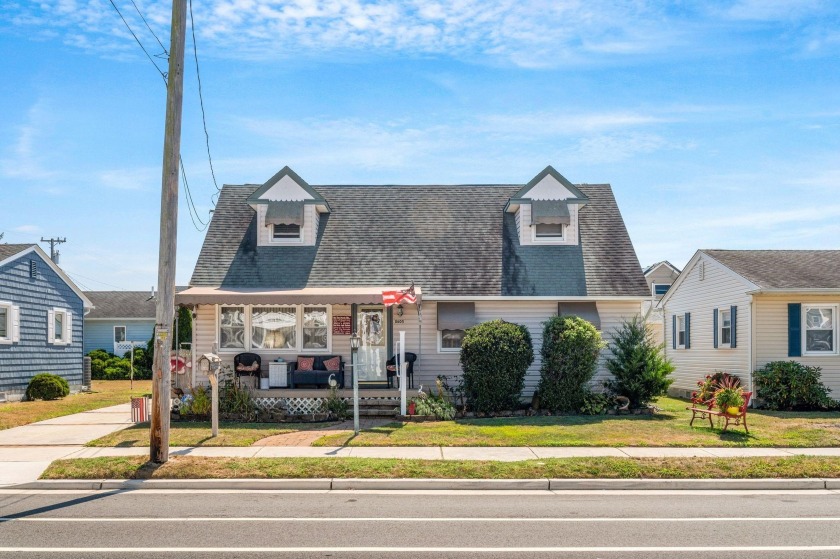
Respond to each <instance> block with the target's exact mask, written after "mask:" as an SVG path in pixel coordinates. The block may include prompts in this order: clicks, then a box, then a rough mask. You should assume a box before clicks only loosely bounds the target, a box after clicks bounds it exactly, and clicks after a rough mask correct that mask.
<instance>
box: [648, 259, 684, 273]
mask: <svg viewBox="0 0 840 559" xmlns="http://www.w3.org/2000/svg"><path fill="white" fill-rule="evenodd" d="M662 266H665V267H667V268H670V270H671V271H672V272H674V273H675V274H679V273H680V270H679V269H678V268H677V267H676V266H674V265H673V264H671V263H670V262H668V261H667V260H663V261H661V262H657V263H656V264H651V265H650V266H648V267H647V268H646V269H645V271H644V274H645V275H646V276H649V275H650V274H652V273H653V272H655V271H656V270H658V269H659V268H661V267H662Z"/></svg>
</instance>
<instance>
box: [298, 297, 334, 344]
mask: <svg viewBox="0 0 840 559" xmlns="http://www.w3.org/2000/svg"><path fill="white" fill-rule="evenodd" d="M328 332H329V330H328V328H327V307H304V308H303V349H326V348H327V346H328V345H329V339H328Z"/></svg>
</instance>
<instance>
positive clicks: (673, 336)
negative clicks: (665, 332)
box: [671, 315, 677, 349]
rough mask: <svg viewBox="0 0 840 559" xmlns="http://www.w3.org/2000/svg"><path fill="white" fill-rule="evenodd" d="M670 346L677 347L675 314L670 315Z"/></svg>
mask: <svg viewBox="0 0 840 559" xmlns="http://www.w3.org/2000/svg"><path fill="white" fill-rule="evenodd" d="M671 318H672V319H673V320H672V321H671V346H672V347H673V348H674V349H677V315H674V316H672V317H671Z"/></svg>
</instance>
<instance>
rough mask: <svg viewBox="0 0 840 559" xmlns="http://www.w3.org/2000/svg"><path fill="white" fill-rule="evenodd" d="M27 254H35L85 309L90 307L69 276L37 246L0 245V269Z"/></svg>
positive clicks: (85, 297) (88, 301)
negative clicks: (77, 297)
mask: <svg viewBox="0 0 840 559" xmlns="http://www.w3.org/2000/svg"><path fill="white" fill-rule="evenodd" d="M4 249H5V250H4ZM29 253H35V254H36V255H37V256H38V257H39V258H40V259H41V261H42V262H43V263H44V264H46V265H47V266H49V267H50V269H52V271H53V272H55V273H56V275H58V277H59V278H61V280H62V281H63V282H64V283H66V284H67V287H69V288H70V289H71V290H73V292H74V293H75V294H76V295H78V296H79V298H80V299H81V300H82V303H83V305H84V307H85V308H86V309H88V308H90V307H91V302H90V299H88V298H87V296H86V295H85V294H84V293H83V292H82V290H81V289H79V287H78V286H77V285H76V284H75V283H74V282H73V280H71V279H70V276H68V275H67V274H66V273H65V272H64V270H62V269H61V268H59V267H58V265H56V263H55V262H53V261H52V260H51V259H50V257H49V256H47V253H46V252H44V250H43V249H42V248H41V247H39V246H38V245H0V267H2V266H4V265H5V264H8V263H9V262H13V261H15V260H17V259H18V258H21V257H23V256H26V255H27V254H29Z"/></svg>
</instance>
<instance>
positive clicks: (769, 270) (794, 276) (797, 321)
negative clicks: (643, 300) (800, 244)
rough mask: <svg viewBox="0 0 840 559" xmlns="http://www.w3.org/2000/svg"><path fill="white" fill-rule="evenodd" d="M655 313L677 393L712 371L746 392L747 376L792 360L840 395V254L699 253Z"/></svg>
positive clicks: (784, 252)
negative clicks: (732, 377) (660, 314)
mask: <svg viewBox="0 0 840 559" xmlns="http://www.w3.org/2000/svg"><path fill="white" fill-rule="evenodd" d="M659 307H660V308H662V309H663V310H664V315H665V316H664V326H665V336H666V339H665V351H666V354H667V356H668V358H670V359H671V361H673V363H674V365H676V367H677V369H676V371H675V372H674V375H673V377H674V379H675V382H674V384H673V386H672V388H673V389H674V390H675V391H677V392H681V393H683V394H685V393H686V392H690V391H691V390H694V389H695V388H696V383H697V381H698V380H700V379H702V378H703V377H704V376H705V375H707V374H709V373H712V372H714V371H726V372H728V373H733V374H736V375H738V376H739V377H741V379H742V381H743V382H744V384H745V385H746V386H747V387H748V389H752V385H753V384H752V372H753V371H755V370H756V369H759V368H761V367H762V366H764V365H765V364H766V363H768V362H770V361H778V360H782V361H785V360H789V359H790V360H795V361H799V362H800V363H803V364H805V365H812V366H817V367H822V380H823V382H824V383H825V384H826V385H827V386H828V387H830V388H831V389H832V391H833V395H834V397H835V398H836V397H838V395H840V353H838V347H840V344H839V343H838V341H840V340H838V331H840V327H838V319H839V318H840V250H699V251H697V252H696V253H695V254H694V256H693V257H692V258H691V260H690V261H689V262H688V264H686V266H685V269H684V270H683V271H682V273H681V274H680V276H679V278H677V281H676V282H675V283H674V285H673V286H672V287H671V289H670V290H669V291H668V293H667V294H666V295H665V296H664V297H663V298H662V301H660V303H659Z"/></svg>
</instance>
